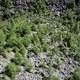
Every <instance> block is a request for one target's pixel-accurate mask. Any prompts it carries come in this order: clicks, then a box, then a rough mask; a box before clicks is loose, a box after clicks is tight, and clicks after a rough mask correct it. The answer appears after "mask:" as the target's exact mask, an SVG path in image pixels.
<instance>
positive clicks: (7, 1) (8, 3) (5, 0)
mask: <svg viewBox="0 0 80 80" xmlns="http://www.w3.org/2000/svg"><path fill="white" fill-rule="evenodd" d="M11 3H12V0H2V1H1V5H2V6H3V7H5V8H9V7H10V6H11Z"/></svg>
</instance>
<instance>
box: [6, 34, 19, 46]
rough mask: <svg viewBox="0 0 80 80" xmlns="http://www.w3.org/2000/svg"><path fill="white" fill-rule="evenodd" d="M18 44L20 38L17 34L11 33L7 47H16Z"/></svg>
mask: <svg viewBox="0 0 80 80" xmlns="http://www.w3.org/2000/svg"><path fill="white" fill-rule="evenodd" d="M17 43H18V38H17V35H16V34H15V33H11V34H10V36H9V38H8V40H7V46H8V47H14V46H16V45H17Z"/></svg>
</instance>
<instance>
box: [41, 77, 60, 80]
mask: <svg viewBox="0 0 80 80" xmlns="http://www.w3.org/2000/svg"><path fill="white" fill-rule="evenodd" d="M42 80H59V78H57V77H55V76H52V77H48V78H47V79H46V78H43V79H42Z"/></svg>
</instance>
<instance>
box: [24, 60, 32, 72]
mask: <svg viewBox="0 0 80 80" xmlns="http://www.w3.org/2000/svg"><path fill="white" fill-rule="evenodd" d="M24 66H25V69H26V71H28V72H31V70H32V69H33V64H32V63H31V61H30V60H25V62H24Z"/></svg>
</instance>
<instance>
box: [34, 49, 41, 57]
mask: <svg viewBox="0 0 80 80" xmlns="http://www.w3.org/2000/svg"><path fill="white" fill-rule="evenodd" d="M33 52H34V53H35V54H36V55H38V54H39V53H40V52H41V50H40V48H39V47H34V48H33Z"/></svg>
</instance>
